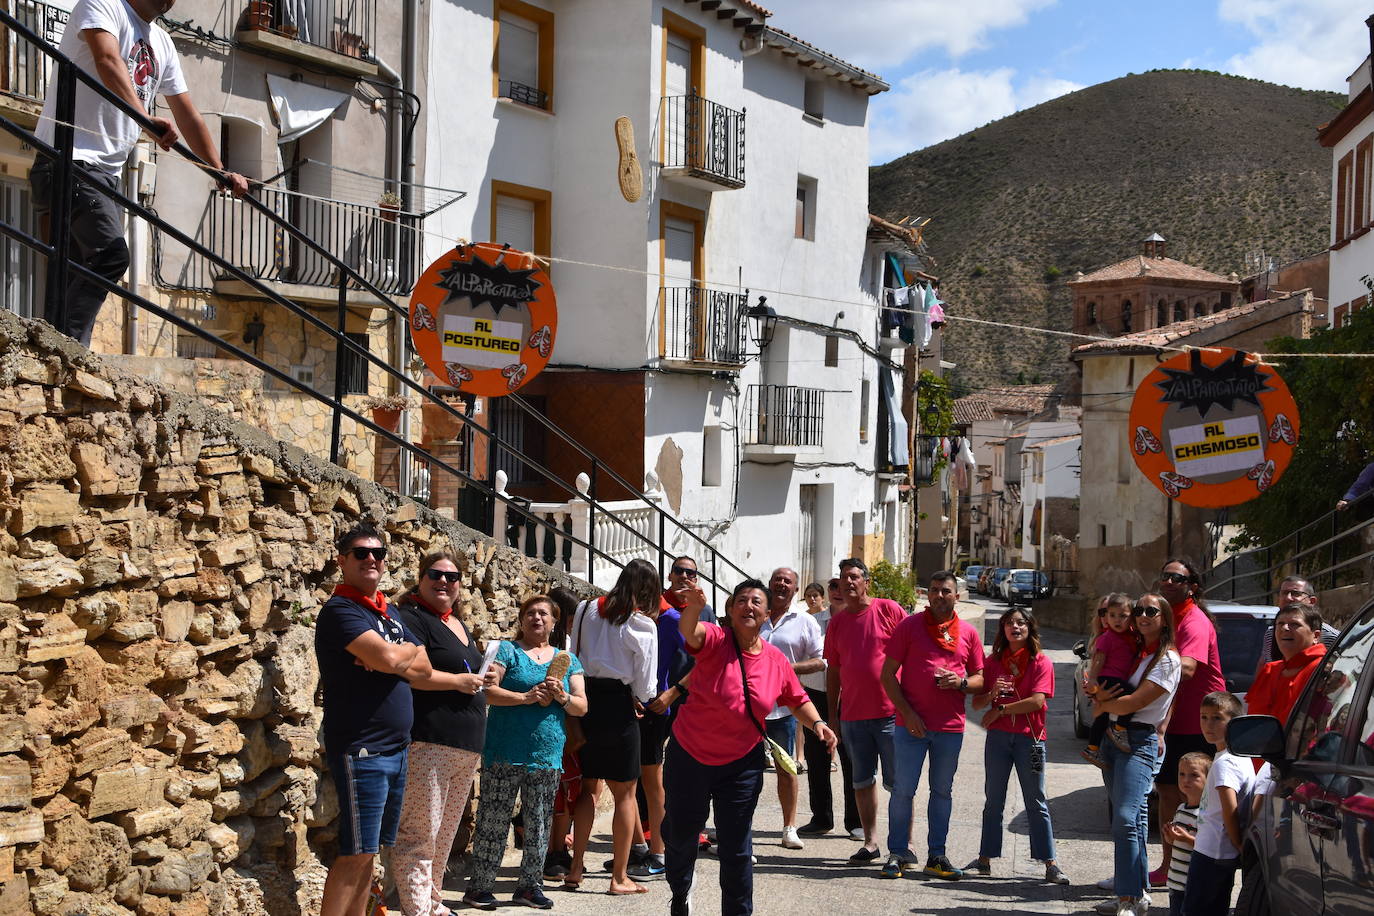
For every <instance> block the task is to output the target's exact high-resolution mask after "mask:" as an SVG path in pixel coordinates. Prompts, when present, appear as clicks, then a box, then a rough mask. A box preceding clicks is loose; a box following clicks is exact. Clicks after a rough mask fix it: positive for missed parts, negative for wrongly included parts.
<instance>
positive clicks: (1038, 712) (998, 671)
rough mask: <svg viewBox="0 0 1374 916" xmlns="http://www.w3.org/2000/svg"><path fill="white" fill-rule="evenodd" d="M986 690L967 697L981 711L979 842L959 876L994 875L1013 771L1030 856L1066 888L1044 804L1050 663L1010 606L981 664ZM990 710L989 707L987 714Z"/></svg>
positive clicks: (1036, 635)
mask: <svg viewBox="0 0 1374 916" xmlns="http://www.w3.org/2000/svg"><path fill="white" fill-rule="evenodd" d="M983 683H984V684H986V685H987V688H988V689H987V691H986V692H985V693H981V694H979V695H978V696H976V697H974V698H973V708H974V709H987V710H988V711H987V713H986V714H984V716H983V728H985V729H987V731H988V734H987V740H986V742H985V743H984V744H983V795H984V797H985V799H986V800H985V801H984V802H983V838H982V841H981V842H980V843H979V846H978V858H977V859H974V860H973V861H972V862H970V863H969V864H968V868H966V869H965V871H976V872H979V873H980V874H984V875H987V874H991V873H992V860H993V859H996V858H998V857H999V856H1001V855H1002V815H1003V813H1004V809H1005V807H1006V801H1007V783H1008V781H1009V780H1010V779H1011V771H1012V768H1013V767H1015V768H1016V778H1017V780H1018V781H1019V782H1020V783H1021V797H1022V798H1023V799H1024V800H1025V803H1026V820H1027V821H1028V822H1029V824H1030V847H1031V858H1033V859H1039V860H1040V861H1041V862H1044V863H1045V880H1046V881H1048V882H1050V883H1051V884H1068V883H1069V879H1068V876H1067V875H1065V874H1064V872H1063V870H1061V869H1060V867H1059V865H1058V864H1057V863H1056V862H1055V859H1054V827H1053V825H1052V824H1051V823H1050V805H1049V802H1048V801H1047V800H1046V798H1045V738H1046V732H1045V701H1046V700H1048V699H1049V698H1050V697H1052V696H1054V665H1053V664H1052V663H1051V662H1050V660H1049V658H1048V657H1047V656H1046V655H1045V653H1044V652H1041V651H1040V628H1039V627H1038V626H1037V625H1036V623H1035V618H1034V617H1033V616H1031V615H1030V613H1028V612H1027V611H1024V610H1022V609H1020V608H1012V609H1011V610H1009V611H1007V612H1006V613H1005V614H1003V615H1002V619H1001V620H999V621H997V636H996V638H994V639H993V641H992V654H991V655H989V656H988V657H987V661H986V663H985V664H984V665H983ZM989 707H990V708H989Z"/></svg>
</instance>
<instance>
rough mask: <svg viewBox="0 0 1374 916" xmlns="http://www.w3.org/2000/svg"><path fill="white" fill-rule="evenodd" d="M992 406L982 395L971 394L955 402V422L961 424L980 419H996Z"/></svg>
mask: <svg viewBox="0 0 1374 916" xmlns="http://www.w3.org/2000/svg"><path fill="white" fill-rule="evenodd" d="M994 419H996V417H995V416H994V415H993V412H992V408H991V407H989V406H988V402H987V401H986V400H984V399H983V398H982V397H981V396H980V395H976V394H970V395H968V396H966V397H962V398H959V399H958V400H957V401H955V402H954V422H955V423H957V424H959V425H960V426H962V425H964V424H966V423H973V422H976V421H978V420H994Z"/></svg>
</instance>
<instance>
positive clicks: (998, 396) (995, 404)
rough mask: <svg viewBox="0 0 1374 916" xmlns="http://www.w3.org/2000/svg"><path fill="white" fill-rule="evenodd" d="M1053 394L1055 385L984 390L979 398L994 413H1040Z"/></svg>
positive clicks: (1016, 386)
mask: <svg viewBox="0 0 1374 916" xmlns="http://www.w3.org/2000/svg"><path fill="white" fill-rule="evenodd" d="M1053 394H1054V386H1053V385H1011V386H1008V387H1005V388H987V389H984V391H983V393H982V394H981V395H978V397H982V398H983V399H984V400H985V401H986V402H987V404H988V407H989V408H990V409H991V410H993V411H994V412H996V411H1005V412H1008V413H1039V412H1040V411H1042V410H1044V409H1045V402H1046V401H1047V400H1049V398H1050V396H1051V395H1053ZM956 403H957V402H956Z"/></svg>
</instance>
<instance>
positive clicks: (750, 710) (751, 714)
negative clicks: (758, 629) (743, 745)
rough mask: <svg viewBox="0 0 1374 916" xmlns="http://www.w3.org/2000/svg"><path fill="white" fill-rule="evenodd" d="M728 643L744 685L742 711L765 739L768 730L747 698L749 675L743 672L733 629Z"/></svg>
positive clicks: (741, 653)
mask: <svg viewBox="0 0 1374 916" xmlns="http://www.w3.org/2000/svg"><path fill="white" fill-rule="evenodd" d="M730 644H731V645H733V646H734V647H735V659H736V660H737V661H738V662H739V679H740V683H741V684H743V685H744V711H745V712H747V713H748V714H749V721H751V722H753V723H754V727H755V728H757V729H758V730H759V734H760V735H761V736H762V737H763V738H764V740H767V738H768V732H767V731H766V730H765V729H764V727H763V723H761V722H759V718H758V716H756V715H754V704H753V703H752V702H751V701H750V699H749V675H747V674H745V673H744V653H743V652H742V651H740V647H739V640H737V639H735V631H734V630H731V631H730Z"/></svg>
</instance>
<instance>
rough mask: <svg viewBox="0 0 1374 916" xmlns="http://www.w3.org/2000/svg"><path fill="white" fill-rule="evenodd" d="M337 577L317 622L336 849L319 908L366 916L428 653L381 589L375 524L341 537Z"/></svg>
mask: <svg viewBox="0 0 1374 916" xmlns="http://www.w3.org/2000/svg"><path fill="white" fill-rule="evenodd" d="M338 549H339V555H338V557H337V560H336V562H337V563H338V565H339V572H340V573H341V575H342V578H343V581H342V582H340V583H339V584H338V585H337V586H335V588H334V594H333V595H332V596H331V597H330V599H329V600H328V601H327V602H325V605H324V608H323V609H322V610H321V611H320V616H319V619H318V620H317V621H316V622H315V657H316V659H317V660H318V661H319V666H320V684H321V685H322V686H323V687H324V753H325V760H326V762H327V763H328V765H329V773H330V776H331V777H332V778H333V779H334V784H335V787H336V788H337V789H338V793H339V855H338V857H337V858H335V859H334V863H333V864H332V865H330V866H329V875H328V877H327V878H326V879H325V884H324V901H323V903H322V904H321V907H320V916H362V913H363V907H364V906H365V905H366V903H367V893H368V890H369V888H370V887H371V884H372V862H373V859H374V858H375V857H376V855H377V853H378V852H379V851H380V847H382V846H391V845H393V844H394V843H395V842H396V827H397V825H398V823H399V822H400V817H401V797H402V795H403V793H404V792H405V782H406V750H407V748H408V747H409V745H410V731H411V727H412V725H413V724H414V721H415V711H414V707H413V705H412V700H411V695H410V683H409V682H410V680H414V679H423V678H427V677H429V675H430V673H431V667H430V663H429V655H428V654H427V653H426V652H425V649H424V647H423V646H421V645H420V644H419V640H417V639H416V638H415V636H414V635H413V634H412V633H411V632H410V631H409V630H407V629H406V627H405V624H403V623H402V622H401V619H400V616H399V614H398V613H397V611H396V609H395V608H393V607H391V606H390V605H388V604H387V600H386V596H385V595H383V594H382V593H381V592H380V591H378V590H377V585H378V583H380V582H381V579H382V574H383V572H385V570H386V567H385V566H384V565H383V564H384V561H385V560H386V546H385V545H384V544H383V543H382V539H381V537H380V535H378V533H377V530H376V529H375V528H373V527H372V526H371V525H366V524H362V525H358V526H356V527H355V528H353V529H351V530H350V531H348V532H347V533H346V534H344V536H343V537H341V538H339V542H338Z"/></svg>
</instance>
